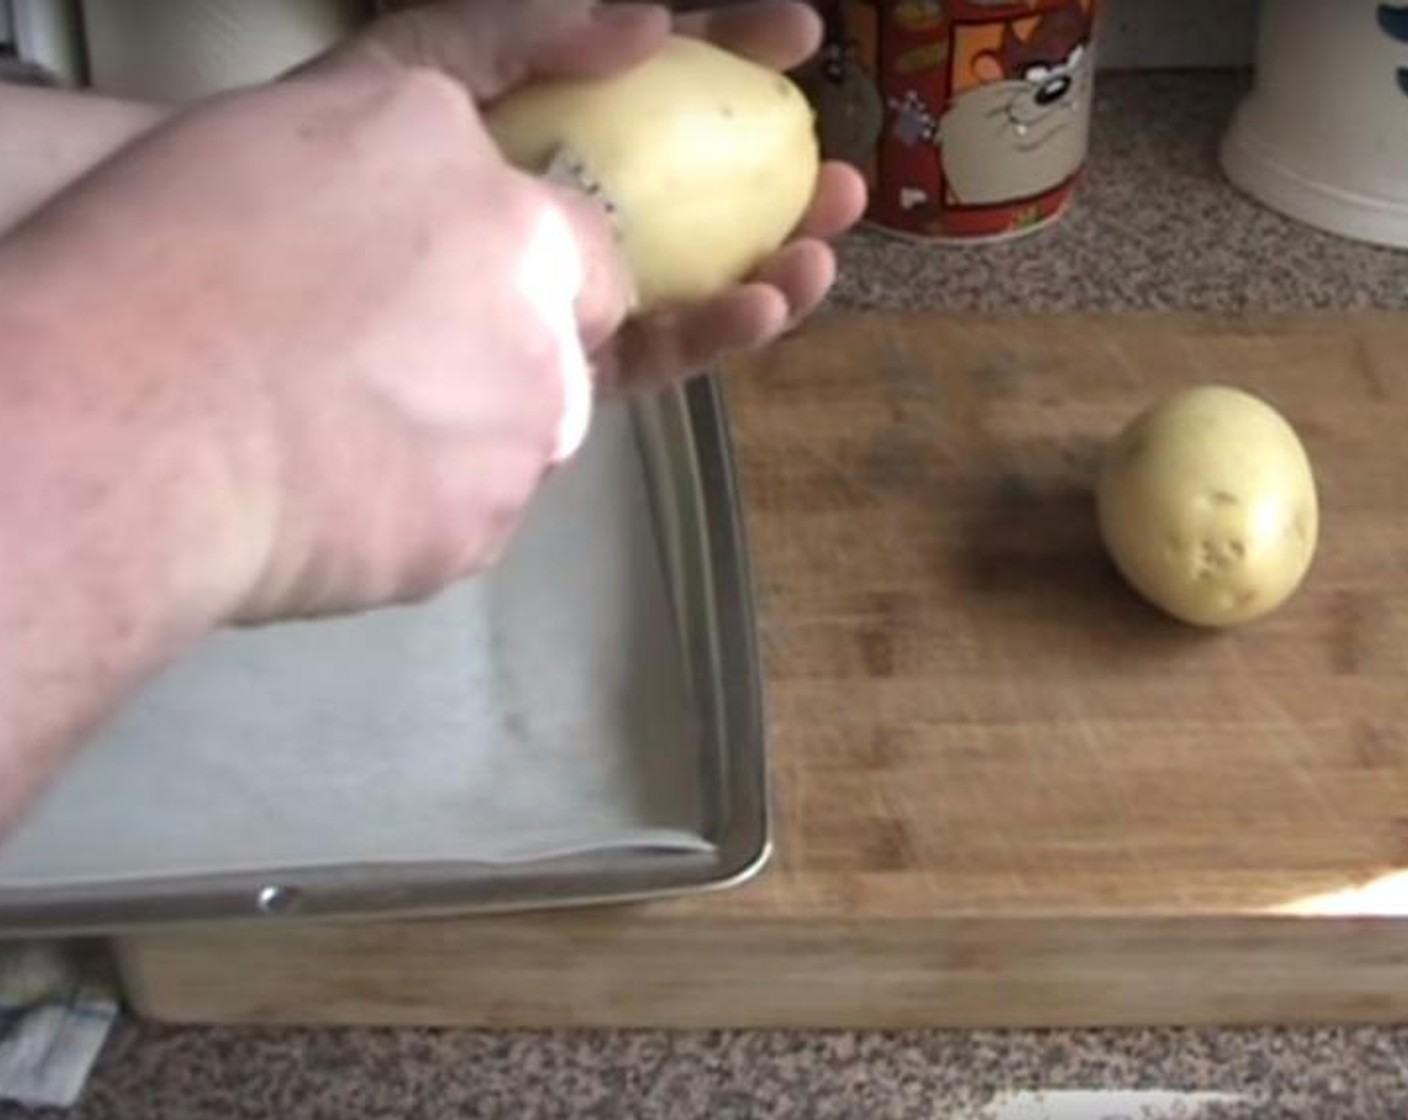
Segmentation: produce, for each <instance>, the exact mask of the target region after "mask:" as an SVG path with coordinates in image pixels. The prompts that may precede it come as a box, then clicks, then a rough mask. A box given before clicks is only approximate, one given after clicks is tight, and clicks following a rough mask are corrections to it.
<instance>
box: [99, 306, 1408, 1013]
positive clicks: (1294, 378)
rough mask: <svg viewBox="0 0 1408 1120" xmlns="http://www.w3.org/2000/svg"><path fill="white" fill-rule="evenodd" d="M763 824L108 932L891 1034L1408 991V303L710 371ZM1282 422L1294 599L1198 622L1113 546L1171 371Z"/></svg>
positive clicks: (131, 969) (1401, 995) (1065, 327)
mask: <svg viewBox="0 0 1408 1120" xmlns="http://www.w3.org/2000/svg"><path fill="white" fill-rule="evenodd" d="M730 373H731V381H730V386H731V408H732V417H733V423H734V426H735V430H736V438H737V443H738V454H739V457H740V463H741V467H742V472H743V484H744V493H745V505H746V515H747V522H748V528H749V532H750V535H751V542H752V546H753V550H754V553H755V562H756V565H757V579H758V583H759V594H760V599H761V607H762V630H763V639H764V650H765V657H766V666H767V672H768V678H769V687H770V699H771V709H772V730H773V735H774V744H773V749H774V753H775V772H776V780H777V802H778V806H777V807H778V815H779V823H778V829H779V835H778V853H777V856H776V859H775V860H774V862H773V864H772V865H771V866H770V867H769V869H768V870H767V871H766V872H765V873H764V874H763V876H762V877H761V878H760V879H759V880H757V881H756V882H754V883H752V884H751V885H748V886H746V887H743V888H741V889H737V890H733V891H728V892H723V893H718V894H713V895H708V896H702V897H695V898H692V899H688V900H681V901H675V902H670V903H663V904H655V905H649V906H637V907H624V908H619V909H612V910H606V911H595V912H578V913H566V914H553V915H539V916H520V917H502V918H489V919H480V920H437V921H426V922H392V923H378V924H373V925H355V926H349V925H341V926H311V925H304V926H298V925H287V926H285V925H272V926H271V925H263V926H248V925H240V926H232V927H227V928H224V929H220V930H209V931H189V930H188V931H177V932H170V933H161V934H154V935H150V936H137V937H132V938H129V939H126V940H123V941H122V942H120V943H119V946H118V947H119V953H120V957H121V960H122V963H123V967H124V974H125V976H126V980H127V983H128V986H129V991H130V993H131V996H132V998H133V1000H134V1002H135V1004H136V1005H137V1007H138V1008H139V1010H141V1011H144V1012H145V1013H147V1014H149V1015H152V1016H155V1017H159V1018H165V1019H178V1020H203V1021H298V1022H320V1023H329V1022H337V1023H347V1022H359V1023H456V1024H470V1025H496V1026H561V1025H570V1024H586V1025H636V1026H647V1025H666V1026H757V1025H764V1026H772V1025H799V1026H906V1025H961V1026H974V1025H987V1024H1027V1025H1046V1024H1111V1023H1193V1022H1224V1023H1232V1022H1251V1021H1279V1022H1297V1021H1322V1022H1328V1021H1343V1020H1360V1021H1368V1020H1377V1021H1383V1020H1393V1019H1399V1018H1408V979H1405V977H1408V925H1405V924H1404V923H1402V922H1400V921H1399V920H1397V918H1396V917H1395V916H1396V915H1398V914H1402V913H1408V718H1405V717H1408V693H1405V692H1404V691H1402V690H1403V689H1404V688H1405V687H1408V673H1405V669H1406V668H1408V316H1403V315H1390V314H1368V315H1355V316H1346V315H1326V316H1311V317H1290V318H1261V319H1235V320H1223V319H1211V318H1201V317H1192V316H1186V315H1153V314H1149V315H1132V316H1099V317H1097V316H1089V315H1071V316H1061V317H1033V318H1022V317H998V318H977V317H971V316H964V317H956V316H939V315H910V316H895V315H891V316H879V315H872V316H833V317H827V318H822V319H818V320H817V321H816V322H814V323H813V324H811V325H809V326H808V327H807V329H806V330H805V331H803V332H802V333H800V334H799V335H797V336H795V337H793V338H791V339H790V340H788V341H786V342H784V343H782V344H780V345H778V346H775V347H773V348H771V349H769V350H768V351H767V352H765V353H761V354H757V355H751V356H748V357H746V358H742V359H740V360H738V361H736V362H734V363H733V367H732V369H731V371H730ZM1214 380H1215V381H1222V382H1228V383H1232V384H1236V385H1241V386H1244V387H1246V388H1249V389H1251V390H1253V391H1256V392H1259V393H1262V394H1264V395H1265V396H1267V397H1268V398H1269V399H1270V400H1272V401H1273V402H1274V403H1275V404H1276V405H1277V406H1279V407H1280V408H1281V409H1282V410H1283V411H1284V412H1285V414H1286V415H1287V416H1288V418H1289V419H1290V420H1291V421H1292V423H1293V424H1295V425H1296V427H1297V428H1298V429H1299V431H1300V432H1301V434H1302V436H1303V438H1304V441H1305V443H1306V445H1307V448H1308V450H1309V452H1310V455H1311V457H1312V461H1313V463H1314V465H1315V468H1316V471H1317V476H1318V482H1319V487H1320V497H1321V503H1322V524H1323V538H1322V543H1321V548H1320V552H1319V554H1318V557H1317V559H1316V562H1315V565H1314V567H1313V569H1312V571H1311V574H1310V576H1309V578H1308V581H1307V583H1306V584H1305V585H1304V587H1303V589H1302V591H1301V592H1300V593H1299V594H1298V595H1297V596H1296V597H1295V598H1294V599H1293V600H1292V601H1291V602H1290V603H1289V604H1288V605H1287V606H1286V607H1285V608H1284V609H1283V610H1282V611H1281V612H1279V613H1278V614H1276V615H1274V616H1273V617H1270V618H1268V619H1266V620H1265V621H1264V622H1262V623H1260V624H1258V625H1255V626H1251V627H1248V628H1246V629H1244V630H1240V631H1236V632H1231V633H1224V634H1215V635H1214V634H1206V633H1200V632H1194V631H1192V630H1190V629H1188V628H1186V627H1183V626H1181V625H1179V624H1176V623H1174V622H1172V621H1170V620H1168V619H1166V618H1165V617H1163V616H1161V615H1159V614H1157V613H1156V612H1154V611H1153V610H1152V609H1151V608H1148V607H1147V606H1145V605H1144V604H1143V603H1142V602H1141V601H1139V600H1138V599H1137V598H1136V597H1135V596H1134V595H1133V594H1132V593H1130V592H1129V591H1128V590H1127V589H1126V588H1125V587H1124V585H1123V584H1122V583H1121V581H1120V580H1119V578H1118V577H1117V575H1116V574H1115V572H1114V571H1113V569H1112V567H1111V565H1110V564H1109V563H1108V561H1107V560H1106V558H1105V557H1104V555H1103V553H1102V551H1101V548H1100V544H1099V541H1098V537H1097V535H1096V530H1095V523H1094V518H1093V507H1092V499H1091V483H1092V478H1093V473H1094V471H1095V468H1096V465H1097V463H1098V460H1099V456H1100V453H1101V448H1102V447H1103V446H1104V444H1105V442H1106V441H1107V440H1108V439H1110V438H1111V437H1112V436H1113V435H1114V433H1115V432H1116V431H1117V430H1118V429H1119V428H1120V426H1121V425H1122V424H1123V423H1124V422H1125V421H1127V420H1128V419H1129V418H1130V417H1131V416H1132V415H1133V414H1134V413H1135V412H1137V411H1138V410H1139V409H1140V408H1142V407H1143V406H1145V405H1146V404H1148V403H1149V402H1150V401H1152V400H1154V399H1155V398H1157V397H1158V396H1159V395H1161V394H1162V393H1164V392H1165V391H1167V390H1170V389H1172V388H1174V387H1175V386H1179V385H1183V384H1187V383H1191V382H1200V381H1214Z"/></svg>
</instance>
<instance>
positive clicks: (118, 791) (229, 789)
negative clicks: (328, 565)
mask: <svg viewBox="0 0 1408 1120" xmlns="http://www.w3.org/2000/svg"><path fill="white" fill-rule="evenodd" d="M692 711H693V709H692V708H691V700H690V692H689V688H688V685H687V682H686V678H685V673H684V670H683V668H682V660H681V647H680V636H679V635H678V634H677V632H676V627H675V615H674V613H673V610H672V606H671V603H670V600H669V594H668V592H667V585H666V578H665V571H664V567H663V561H662V559H661V549H660V545H659V543H658V542H657V539H656V533H655V529H654V523H653V518H652V513H651V508H650V503H649V500H648V497H647V489H646V486H645V479H644V475H643V466H642V461H641V458H640V455H639V450H638V446H637V443H636V435H635V430H634V426H633V424H632V421H631V417H630V414H629V413H628V412H627V411H626V410H625V408H624V407H623V406H620V405H611V406H607V407H605V408H604V409H603V410H602V411H601V412H599V414H598V416H597V418H596V422H595V429H594V432H593V434H592V436H591V438H590V440H589V441H588V443H587V445H586V447H585V448H584V449H583V451H582V453H581V454H580V456H579V457H578V459H577V460H576V461H574V462H573V463H572V464H571V465H570V466H569V467H568V468H567V469H566V470H564V471H563V472H561V473H559V474H558V475H556V476H555V477H554V478H552V479H551V480H550V481H549V484H548V487H547V489H546V491H545V492H544V493H543V494H542V495H541V497H540V500H539V501H538V503H537V504H536V505H535V506H534V507H533V508H532V509H531V510H530V512H529V516H528V519H527V522H526V523H525V524H524V525H523V527H522V528H521V530H520V532H519V535H518V536H517V538H516V540H515V542H514V544H513V546H512V547H511V549H510V552H509V555H508V556H507V557H506V559H505V560H504V562H503V563H502V564H501V566H500V567H499V568H497V569H496V570H495V571H494V572H493V573H492V574H490V575H488V576H486V577H482V578H480V579H478V580H474V581H470V582H467V583H465V584H462V585H460V586H458V587H456V588H455V589H453V590H451V591H450V592H448V593H446V594H444V595H443V596H441V597H439V598H438V599H436V600H434V601H432V602H430V603H426V604H422V605H418V606H414V607H406V608H394V609H389V610H383V611H376V612H371V613H368V614H364V615H361V616H358V617H355V618H352V619H339V620H332V621H319V622H308V623H296V624H286V625H281V626H277V627H271V628H266V629H262V630H251V631H240V632H224V633H221V634H219V635H217V636H215V637H214V638H212V639H210V640H209V641H208V642H207V643H206V644H205V645H204V646H202V647H201V648H200V649H199V650H197V651H196V652H195V653H194V655H192V656H190V657H189V658H188V659H186V660H184V661H183V662H181V663H180V664H178V665H176V666H175V667H173V668H172V669H171V670H170V671H168V672H167V673H166V674H165V675H164V676H163V677H161V678H160V679H158V680H157V681H156V682H154V683H153V684H152V685H151V686H150V687H149V688H148V689H147V690H146V692H145V693H143V694H142V695H141V696H140V698H139V699H138V701H137V702H136V703H135V704H134V705H133V706H132V707H130V708H129V709H128V710H127V711H126V712H125V713H124V714H123V715H122V716H121V717H120V719H119V720H118V722H117V723H116V724H115V725H113V726H111V727H110V728H109V729H108V730H107V731H105V732H104V733H103V734H102V735H101V736H100V737H99V738H98V740H97V741H95V742H93V743H92V744H91V745H90V746H89V747H88V748H87V749H86V751H85V752H84V753H83V754H82V756H81V757H80V759H79V760H78V763H77V765H75V766H74V767H73V768H72V769H71V770H69V771H68V772H67V773H66V775H65V776H64V777H63V778H62V779H61V781H60V783H59V785H58V786H57V787H56V788H54V789H53V790H52V792H51V793H50V794H49V795H48V796H47V797H46V798H45V799H44V800H43V801H42V802H41V804H40V805H39V807H38V809H37V811H36V812H35V813H34V814H33V815H32V816H31V817H29V818H28V820H27V821H26V822H25V823H24V824H23V825H22V826H21V828H20V830H19V831H18V833H17V834H15V835H13V836H12V838H11V839H9V840H8V841H7V842H6V843H5V844H4V845H3V846H0V891H3V890H4V889H5V888H14V887H35V886H41V885H43V886H58V885H73V884H76V883H94V882H106V883H111V882H114V881H128V880H133V879H141V880H147V879H159V878H163V877H170V876H177V875H193V874H194V875H199V874H208V873H215V872H237V871H265V870H269V869H280V868H282V869H288V868H297V867H328V866H337V865H350V864H362V863H381V864H386V863H396V862H400V861H413V862H437V861H465V860H473V861H484V862H492V863H503V862H507V861H517V860H532V859H536V858H543V857H548V856H553V855H562V854H567V853H575V852H583V851H587V850H592V849H600V848H604V847H614V846H621V847H632V846H651V847H657V846H658V847H667V848H683V849H690V850H701V849H707V848H708V844H707V843H706V842H705V841H704V840H703V839H702V838H701V836H700V830H701V828H702V821H703V816H704V807H703V804H702V801H703V798H702V790H701V784H702V783H701V777H700V775H701V760H700V753H699V751H700V747H699V734H698V729H697V727H696V723H695V720H694V719H693V718H692V715H691V712H692Z"/></svg>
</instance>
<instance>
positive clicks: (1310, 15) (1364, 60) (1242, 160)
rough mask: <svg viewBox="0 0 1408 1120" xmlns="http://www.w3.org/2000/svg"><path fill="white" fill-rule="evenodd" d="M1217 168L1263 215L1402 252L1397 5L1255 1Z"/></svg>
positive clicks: (1403, 147) (1406, 137)
mask: <svg viewBox="0 0 1408 1120" xmlns="http://www.w3.org/2000/svg"><path fill="white" fill-rule="evenodd" d="M1221 160H1222V166H1223V168H1224V170H1225V171H1226V173H1227V175H1228V177H1229V178H1230V179H1231V180H1232V182H1233V183H1235V184H1236V185H1237V186H1239V187H1241V188H1242V189H1243V190H1245V191H1246V192H1247V193H1248V194H1250V195H1251V196H1252V197H1254V198H1256V199H1258V200H1260V201H1261V202H1262V203H1264V204H1265V205H1267V206H1269V207H1271V208H1272V209H1275V210H1278V211H1280V212H1281V213H1284V214H1287V215H1289V216H1291V217H1293V218H1296V219H1298V220H1300V221H1303V222H1305V223H1307V224H1309V225H1313V226H1316V227H1318V228H1321V229H1325V230H1329V231H1331V232H1333V233H1337V234H1341V235H1343V236H1346V237H1351V238H1356V239H1359V240H1363V241H1370V242H1375V243H1378V244H1382V245H1393V246H1400V247H1408V0H1397V2H1393V3H1383V2H1381V0H1264V2H1263V5H1262V9H1261V17H1260V25H1259V28H1258V39H1257V58H1256V79H1255V85H1254V88H1253V90H1252V92H1251V93H1250V95H1249V96H1248V97H1247V98H1246V99H1245V100H1244V102H1243V103H1242V104H1241V105H1240V106H1239V107H1238V109H1237V111H1236V114H1235V115H1234V117H1233V119H1232V122H1231V125H1230V127H1229V129H1228V130H1227V132H1226V134H1225V136H1224V138H1223V142H1222V149H1221Z"/></svg>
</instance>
